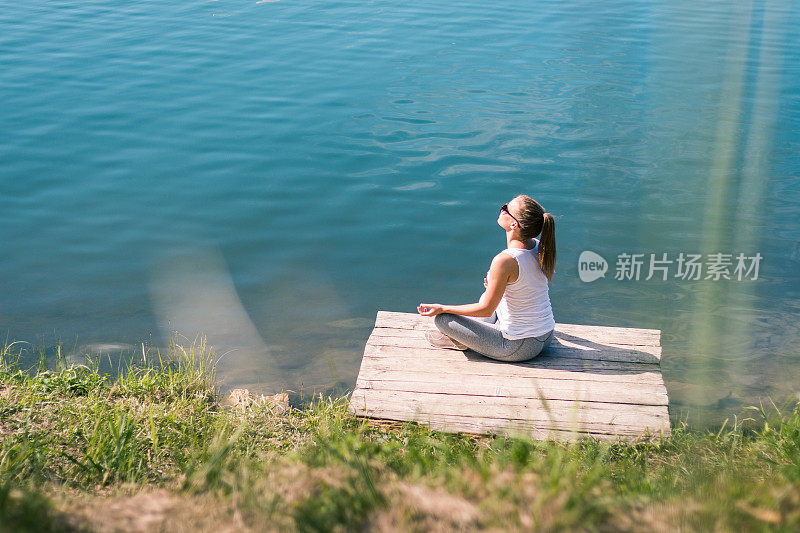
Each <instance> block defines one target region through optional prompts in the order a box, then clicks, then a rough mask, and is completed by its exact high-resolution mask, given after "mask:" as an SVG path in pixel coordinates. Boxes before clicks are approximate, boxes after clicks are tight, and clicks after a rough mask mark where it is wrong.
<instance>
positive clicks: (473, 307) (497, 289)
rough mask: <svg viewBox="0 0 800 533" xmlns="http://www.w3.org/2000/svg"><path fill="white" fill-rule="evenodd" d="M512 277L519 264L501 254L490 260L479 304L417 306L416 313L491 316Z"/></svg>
mask: <svg viewBox="0 0 800 533" xmlns="http://www.w3.org/2000/svg"><path fill="white" fill-rule="evenodd" d="M512 276H513V277H517V276H519V264H517V260H516V259H514V258H513V257H511V256H510V255H508V254H504V253H502V252H501V253H499V254H497V255H496V256H495V258H494V259H493V260H492V265H491V266H490V267H489V275H488V277H487V278H486V280H487V285H486V292H485V293H484V294H483V296H482V297H481V299H480V301H479V302H477V303H474V304H465V305H441V304H419V306H417V312H419V314H421V315H423V316H434V315H438V314H439V313H453V314H455V315H466V316H481V317H487V316H492V313H494V310H495V309H497V306H498V304H499V303H500V300H502V299H503V293H504V292H505V291H506V285H507V284H508V281H509V280H510V279H511V277H512Z"/></svg>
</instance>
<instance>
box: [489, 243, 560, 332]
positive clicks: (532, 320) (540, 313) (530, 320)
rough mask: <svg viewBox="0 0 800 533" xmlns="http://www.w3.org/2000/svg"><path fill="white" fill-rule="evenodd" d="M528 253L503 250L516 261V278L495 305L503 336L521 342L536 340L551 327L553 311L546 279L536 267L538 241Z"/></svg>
mask: <svg viewBox="0 0 800 533" xmlns="http://www.w3.org/2000/svg"><path fill="white" fill-rule="evenodd" d="M534 240H535V242H536V245H535V246H534V247H533V249H531V250H524V249H521V248H507V249H505V250H503V253H506V254H508V255H510V256H512V257H514V258H515V259H516V260H517V264H518V265H519V276H518V277H517V280H516V281H515V282H513V283H509V284H507V285H506V290H505V293H504V294H503V298H502V300H500V304H499V305H498V306H497V322H498V326H499V329H500V331H501V332H502V333H503V337H505V338H507V339H511V340H514V339H524V338H526V337H538V336H540V335H544V334H546V333H548V332H550V331H551V330H552V329H553V328H555V319H554V317H553V309H552V307H551V306H550V292H549V289H548V285H547V277H546V276H545V275H544V273H543V272H542V269H541V267H540V266H539V258H538V256H537V253H538V250H539V241H538V240H536V239H534Z"/></svg>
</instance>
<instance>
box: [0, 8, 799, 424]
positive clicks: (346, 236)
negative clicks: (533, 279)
mask: <svg viewBox="0 0 800 533" xmlns="http://www.w3.org/2000/svg"><path fill="white" fill-rule="evenodd" d="M798 31H800V9H798V4H797V3H796V2H789V1H788V0H785V1H773V0H766V1H752V2H729V1H714V2H701V3H697V2H689V1H683V2H681V1H679V2H669V3H665V4H663V5H662V3H658V2H655V3H654V2H641V1H633V0H631V1H626V0H610V1H602V2H601V1H596V0H592V1H575V2H566V3H552V2H541V3H534V2H521V1H511V2H506V3H501V4H496V3H494V4H493V3H487V2H460V3H458V4H454V3H452V2H442V1H436V0H435V1H433V2H430V1H428V2H418V1H410V2H388V1H385V0H377V1H372V2H318V1H303V2H298V1H295V0H280V1H275V2H269V1H266V2H265V1H262V2H256V1H253V0H247V1H245V0H237V1H233V0H220V1H199V2H188V3H187V2H157V1H153V0H144V1H138V2H133V3H131V2H100V1H86V0H81V1H76V0H67V1H59V0H56V1H48V2H41V1H37V0H33V1H30V2H12V3H7V4H6V5H4V6H3V9H2V10H0V213H1V214H2V221H0V239H1V240H0V243H1V244H2V246H0V332H2V333H3V334H4V335H7V336H8V338H9V339H10V340H26V341H30V342H32V343H34V344H35V345H39V346H43V347H46V348H47V349H49V350H50V351H52V347H53V346H55V345H56V344H57V343H58V342H59V341H60V342H61V343H63V344H64V345H65V349H67V350H71V351H72V352H74V353H80V352H82V351H91V350H94V351H103V350H106V351H108V352H109V353H111V352H114V351H115V350H117V351H119V349H120V348H122V349H136V347H139V348H138V349H141V348H140V344H141V343H142V342H144V343H146V344H147V345H150V346H159V345H164V344H165V343H166V342H167V339H168V338H169V336H170V332H173V331H177V332H179V333H181V334H182V335H184V336H185V337H187V338H188V339H190V340H191V339H193V338H195V336H196V335H198V334H200V333H204V334H207V335H208V339H209V342H211V343H212V344H214V345H215V346H216V348H217V351H218V353H219V354H224V356H223V358H222V360H221V366H220V378H221V379H222V383H223V386H224V387H226V388H230V387H241V386H244V387H248V388H252V389H255V390H260V391H264V392H278V391H280V390H282V389H290V390H294V391H300V390H301V389H302V390H304V391H326V390H327V391H334V390H335V391H340V390H345V389H347V388H348V387H352V386H353V385H354V383H355V377H356V374H357V372H358V367H359V363H360V357H361V354H362V352H363V346H364V342H365V341H366V338H367V336H368V335H369V332H370V330H371V327H372V322H373V321H374V317H375V313H376V311H377V310H378V309H385V310H394V311H409V312H412V311H414V308H415V305H416V304H417V303H418V302H420V301H438V302H441V303H468V302H470V301H475V300H476V299H477V298H478V296H479V295H480V294H481V292H482V290H483V286H482V280H483V276H484V273H485V271H486V269H487V268H488V265H489V261H490V260H491V258H492V256H493V255H494V254H495V253H496V252H497V251H499V250H501V249H502V248H504V246H505V237H504V234H503V232H502V230H500V228H499V227H498V226H497V225H496V223H495V221H496V216H497V211H498V208H499V206H500V205H502V204H503V203H505V202H506V201H508V200H510V199H511V198H512V197H513V196H514V195H515V194H517V193H527V194H529V195H531V196H533V197H534V198H536V199H537V200H538V201H539V202H540V203H542V204H543V205H544V207H545V208H546V209H547V210H548V211H549V212H551V213H553V214H554V215H555V216H556V231H557V243H558V263H557V265H556V275H555V278H554V282H553V284H552V286H551V298H552V303H553V308H554V312H555V316H556V320H557V321H558V322H566V323H583V324H603V325H618V326H629V327H643V328H657V329H661V330H662V331H663V336H662V344H663V347H664V355H663V364H662V367H663V372H664V377H665V381H666V385H667V389H668V391H669V394H670V398H671V402H672V403H671V407H670V410H671V413H672V416H673V418H675V419H676V420H677V418H678V417H684V418H686V417H688V421H689V423H690V424H692V423H694V424H700V423H703V422H704V421H720V420H722V419H724V418H725V417H728V416H732V414H736V413H739V412H741V410H742V409H743V407H744V406H747V405H751V404H754V403H758V401H759V400H760V399H764V401H767V402H768V400H766V398H768V397H769V398H773V399H775V400H776V401H780V400H781V399H785V398H789V397H797V394H798V392H800V386H798V382H799V381H800V216H798V214H799V213H798V212H799V211H800V209H799V208H800V161H799V160H798V158H797V154H798V150H799V149H800V98H798V97H799V96H800V47H799V46H798V44H799V42H798V40H797V34H798ZM585 250H590V251H593V252H595V253H596V254H599V255H600V256H601V257H603V258H604V259H605V260H606V261H607V262H608V272H607V273H606V275H605V277H602V278H600V279H597V280H595V281H591V282H585V281H581V279H580V277H579V271H578V258H579V256H580V254H581V252H583V251H585ZM680 253H684V254H685V256H684V257H686V254H700V256H701V258H700V259H701V265H702V267H703V268H704V270H702V274H701V276H700V279H691V278H692V276H689V277H686V276H681V275H679V271H678V266H679V265H678V263H677V258H678V257H679V254H680ZM717 253H722V254H731V256H730V258H726V257H722V258H721V261H717V264H718V265H720V264H723V265H724V263H725V260H726V259H732V263H731V264H730V268H728V269H727V272H728V274H729V276H728V277H730V278H731V279H725V277H724V276H723V275H722V274H724V273H725V271H724V269H723V271H722V274H718V275H716V274H713V272H714V270H709V269H711V268H712V266H711V265H710V263H711V262H713V257H711V255H712V254H717ZM622 254H630V255H633V254H643V255H642V256H641V257H640V258H643V260H644V264H643V266H642V271H641V275H640V277H639V279H636V278H635V276H634V272H633V271H628V272H627V273H628V274H629V276H623V275H619V276H618V275H616V272H618V269H617V264H618V261H624V258H625V256H624V255H622ZM651 254H654V258H655V259H656V260H661V259H663V258H664V257H663V255H662V254H667V256H666V259H667V260H668V261H670V260H671V261H673V263H654V264H655V265H659V264H660V265H662V266H664V270H663V272H664V275H666V277H667V279H666V280H664V279H662V278H663V277H664V276H663V275H662V273H661V272H662V271H658V270H656V274H655V275H654V276H652V277H650V279H649V280H648V279H646V278H647V277H648V274H649V271H648V269H649V266H650V264H649V261H650V257H651ZM738 254H744V256H743V257H745V258H751V257H756V254H760V257H761V260H760V261H758V262H757V263H758V266H759V271H758V272H757V275H756V273H755V272H754V271H753V270H752V269H751V270H750V273H749V276H743V279H737V276H736V275H734V274H735V266H736V257H737V256H738ZM718 259H720V258H718ZM753 262H756V261H751V263H753ZM750 266H752V265H750ZM726 268H727V267H726ZM719 271H720V270H719V268H717V272H719ZM620 272H622V273H625V271H622V270H620ZM707 273H709V274H711V277H710V279H705V278H706V274H707ZM738 273H739V274H742V271H739V272H738ZM684 274H685V272H684ZM617 277H621V278H622V279H616V278H617ZM715 277H719V279H714V278H715ZM740 277H741V276H740ZM628 278H630V279H628Z"/></svg>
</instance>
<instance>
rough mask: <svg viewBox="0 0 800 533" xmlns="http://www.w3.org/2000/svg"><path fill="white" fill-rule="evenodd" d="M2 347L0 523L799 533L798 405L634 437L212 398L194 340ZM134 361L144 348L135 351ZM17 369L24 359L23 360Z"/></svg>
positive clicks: (208, 357) (341, 404)
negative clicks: (387, 423)
mask: <svg viewBox="0 0 800 533" xmlns="http://www.w3.org/2000/svg"><path fill="white" fill-rule="evenodd" d="M23 346H24V345H21V344H12V345H7V346H5V348H3V349H2V351H1V352H0V531H65V530H66V531H80V530H102V531H110V530H114V529H121V530H129V529H138V530H159V529H163V530H169V531H198V530H200V531H212V530H213V531H216V530H218V529H219V527H220V526H221V525H222V524H224V525H225V526H226V527H232V528H234V529H236V530H244V531H247V530H253V531H263V530H274V531H285V530H298V531H351V530H354V529H367V530H378V531H381V530H418V531H423V530H425V531H427V530H431V529H435V530H482V529H486V530H541V531H545V530H546V531H553V530H598V531H610V530H613V531H620V530H623V531H624V530H632V531H650V530H661V531H664V530H672V529H676V528H680V529H688V530H702V531H705V530H720V531H728V530H730V531H734V530H735V531H743V530H744V531H763V530H769V531H797V530H798V529H800V404H798V403H797V402H796V401H795V402H794V403H793V404H791V405H789V406H788V407H785V408H781V407H777V406H773V407H771V408H770V409H769V410H767V409H764V408H763V407H758V408H750V409H748V410H746V414H747V416H743V417H742V418H737V419H736V420H735V421H734V423H733V424H730V425H729V424H726V425H723V427H721V428H718V430H716V431H714V432H702V433H701V432H696V431H692V430H690V428H688V427H686V425H685V424H680V425H679V427H677V428H676V429H675V430H674V431H673V435H672V437H671V438H669V439H665V440H661V441H659V442H651V443H640V444H625V443H622V442H617V443H613V442H599V441H595V440H591V439H585V440H582V441H579V442H575V443H557V442H537V441H532V440H527V439H520V438H506V437H495V436H485V437H474V436H467V435H451V434H445V433H438V432H434V431H430V430H428V429H427V428H425V427H423V426H418V425H415V424H411V423H407V424H400V425H399V427H396V428H393V429H388V428H385V427H384V428H381V427H376V426H370V425H368V424H366V423H365V422H363V421H361V420H358V419H356V418H355V417H353V416H352V415H350V414H349V413H347V410H346V405H347V399H346V398H338V399H337V398H322V397H317V398H313V399H311V400H308V401H306V402H304V403H303V404H302V405H301V406H299V407H295V408H290V409H288V410H285V409H277V408H276V407H275V405H273V404H270V403H267V402H254V403H252V404H250V405H248V406H247V407H245V408H234V407H226V406H223V405H221V404H220V402H219V401H218V400H219V397H218V390H217V389H216V388H215V386H214V367H213V361H214V357H213V352H212V351H211V349H210V348H209V347H208V346H207V345H206V344H205V343H204V342H203V341H202V340H200V341H198V342H195V343H193V344H191V345H190V346H188V347H184V346H182V345H180V344H177V343H173V344H172V345H171V346H170V347H169V350H168V353H165V354H162V353H160V352H155V353H148V352H147V351H145V350H144V349H143V351H142V354H141V357H140V358H138V359H137V360H136V361H134V362H131V363H129V364H128V366H127V367H126V368H125V369H123V370H122V371H121V372H120V373H119V374H118V375H114V376H109V375H100V373H99V372H98V367H97V365H95V364H93V363H92V362H91V361H89V360H87V364H85V365H67V364H66V363H65V362H63V361H60V360H59V361H57V363H56V365H55V368H51V369H48V368H46V366H45V365H44V363H40V365H39V366H38V368H34V369H21V368H20V365H19V361H20V360H21V355H22V351H23V350H24V349H25V348H24V347H23ZM139 359H140V360H139ZM24 370H25V371H24Z"/></svg>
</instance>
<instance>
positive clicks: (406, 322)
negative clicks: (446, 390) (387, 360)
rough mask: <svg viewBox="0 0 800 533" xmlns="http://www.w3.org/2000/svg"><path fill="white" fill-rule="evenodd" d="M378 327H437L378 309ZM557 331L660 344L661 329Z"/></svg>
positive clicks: (571, 327) (562, 327)
mask: <svg viewBox="0 0 800 533" xmlns="http://www.w3.org/2000/svg"><path fill="white" fill-rule="evenodd" d="M375 327H376V328H393V329H410V330H420V329H421V330H425V329H431V328H435V326H434V324H433V318H432V317H425V316H422V315H418V314H414V313H397V312H390V311H378V315H377V317H376V319H375ZM556 332H557V333H558V332H561V333H563V334H564V335H569V336H574V337H580V338H583V339H584V340H587V341H590V342H596V343H599V344H603V343H605V342H606V341H608V340H611V339H613V340H614V342H615V343H617V344H633V345H648V346H658V345H660V344H661V331H660V330H657V329H641V328H622V327H617V326H587V325H583V324H561V323H557V324H556Z"/></svg>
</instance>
